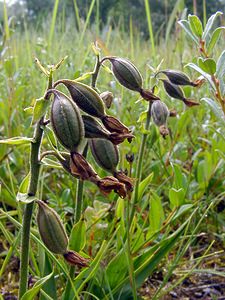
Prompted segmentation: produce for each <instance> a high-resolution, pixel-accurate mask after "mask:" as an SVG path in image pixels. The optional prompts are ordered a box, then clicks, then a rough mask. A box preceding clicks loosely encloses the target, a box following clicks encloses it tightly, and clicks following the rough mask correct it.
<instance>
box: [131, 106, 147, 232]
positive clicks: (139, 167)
mask: <svg viewBox="0 0 225 300" xmlns="http://www.w3.org/2000/svg"><path fill="white" fill-rule="evenodd" d="M151 107H152V103H151V102H150V101H149V106H148V112H147V119H146V123H145V130H148V129H149V125H150V120H151ZM147 136H148V133H143V135H142V140H141V146H140V149H139V153H138V162H137V169H136V173H135V178H136V184H135V188H134V193H133V197H132V200H131V214H130V220H129V227H130V226H131V223H132V220H133V217H134V211H135V204H136V202H137V200H138V191H139V185H140V182H141V172H142V163H143V157H144V151H145V144H146V141H147Z"/></svg>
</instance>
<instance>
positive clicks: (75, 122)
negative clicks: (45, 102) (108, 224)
mask: <svg viewBox="0 0 225 300" xmlns="http://www.w3.org/2000/svg"><path fill="white" fill-rule="evenodd" d="M60 83H62V84H64V85H65V86H66V87H67V88H68V91H69V93H70V95H71V98H69V97H67V96H66V95H65V94H63V93H62V92H60V91H58V90H56V89H55V87H56V86H57V85H58V84H60ZM47 93H48V94H53V95H54V99H53V102H52V106H51V125H52V128H53V130H54V133H55V135H56V137H57V139H58V140H59V142H60V143H61V144H62V145H63V146H64V147H65V148H66V149H67V150H68V151H69V153H67V154H64V157H63V158H64V159H61V160H60V162H61V164H62V166H63V167H64V169H65V170H67V171H68V172H69V173H70V174H71V175H72V176H74V177H76V178H79V179H81V180H88V181H90V182H92V183H94V184H96V185H97V186H98V188H99V189H100V191H101V192H102V193H103V194H105V195H107V194H108V193H110V192H111V191H115V192H116V193H118V194H119V195H120V196H121V197H123V198H124V197H126V195H127V193H129V192H130V191H131V190H132V186H133V185H132V181H131V179H130V178H128V177H127V176H126V175H125V174H123V172H119V171H117V172H116V171H115V170H114V172H111V173H112V175H113V176H107V177H105V178H100V177H99V176H98V175H97V173H96V172H95V170H94V169H93V167H92V166H91V165H90V164H89V163H88V162H87V160H86V159H85V158H84V157H83V156H82V155H81V154H80V153H79V147H80V145H81V144H82V143H83V140H84V138H87V139H89V140H92V139H102V140H104V141H107V144H106V145H107V146H106V147H105V148H106V149H105V152H104V153H103V155H102V159H103V161H106V156H107V152H111V153H112V151H114V152H115V155H118V153H117V152H118V150H117V148H116V147H115V146H114V145H118V144H120V143H122V142H123V141H124V140H125V139H127V140H128V141H129V142H130V141H131V140H132V139H133V137H134V136H133V134H132V133H131V131H130V130H129V129H128V128H127V127H126V126H125V125H124V124H122V123H121V122H120V121H119V120H118V119H117V118H115V117H112V116H109V115H107V114H106V112H105V105H104V102H103V100H102V99H101V97H100V96H99V94H98V93H97V92H96V91H95V90H94V89H92V88H91V87H89V86H87V85H85V84H82V83H79V82H76V81H72V80H67V79H63V80H59V81H57V82H56V83H55V85H54V89H51V90H48V92H47ZM80 110H82V111H83V112H85V113H86V114H87V115H81V111H80ZM96 118H98V119H99V120H100V121H101V122H102V124H101V123H100V122H99V121H98V120H97V119H96ZM99 151H100V150H99ZM107 159H108V160H110V159H112V156H109V157H107ZM117 163H118V162H117ZM103 164H104V162H103ZM124 181H125V182H124ZM127 182H130V184H129V185H128V184H127Z"/></svg>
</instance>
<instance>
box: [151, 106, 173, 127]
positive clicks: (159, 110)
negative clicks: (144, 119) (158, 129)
mask: <svg viewBox="0 0 225 300" xmlns="http://www.w3.org/2000/svg"><path fill="white" fill-rule="evenodd" d="M151 114H152V119H153V121H154V123H155V124H156V125H157V126H162V125H165V124H166V122H167V118H168V117H169V114H170V113H169V110H168V107H167V106H166V104H165V103H164V102H162V101H160V100H156V101H154V102H153V103H152V108H151Z"/></svg>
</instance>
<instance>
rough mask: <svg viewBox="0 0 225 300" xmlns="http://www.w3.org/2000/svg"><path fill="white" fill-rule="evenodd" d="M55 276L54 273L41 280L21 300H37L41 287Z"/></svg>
mask: <svg viewBox="0 0 225 300" xmlns="http://www.w3.org/2000/svg"><path fill="white" fill-rule="evenodd" d="M53 274H54V272H52V273H51V274H49V275H47V276H45V277H43V278H41V279H39V280H38V281H37V282H36V283H35V284H34V286H33V287H32V288H31V289H30V290H29V291H27V292H26V293H25V294H24V295H23V297H22V298H21V300H33V299H35V297H36V296H37V294H38V293H39V291H40V289H41V287H42V286H43V284H45V283H46V282H47V281H48V280H49V279H50V278H51V277H52V276H53Z"/></svg>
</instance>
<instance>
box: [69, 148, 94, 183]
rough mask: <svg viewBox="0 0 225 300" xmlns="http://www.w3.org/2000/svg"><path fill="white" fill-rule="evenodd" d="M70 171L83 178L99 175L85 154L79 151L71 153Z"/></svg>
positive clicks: (87, 178)
mask: <svg viewBox="0 0 225 300" xmlns="http://www.w3.org/2000/svg"><path fill="white" fill-rule="evenodd" d="M70 171H71V173H72V174H73V175H75V176H79V177H80V179H81V180H89V179H90V178H91V177H96V176H97V173H96V172H95V170H94V169H93V168H92V167H91V165H90V164H89V163H88V162H87V161H86V159H85V158H84V157H83V155H81V154H79V153H77V152H72V153H71V160H70Z"/></svg>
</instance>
